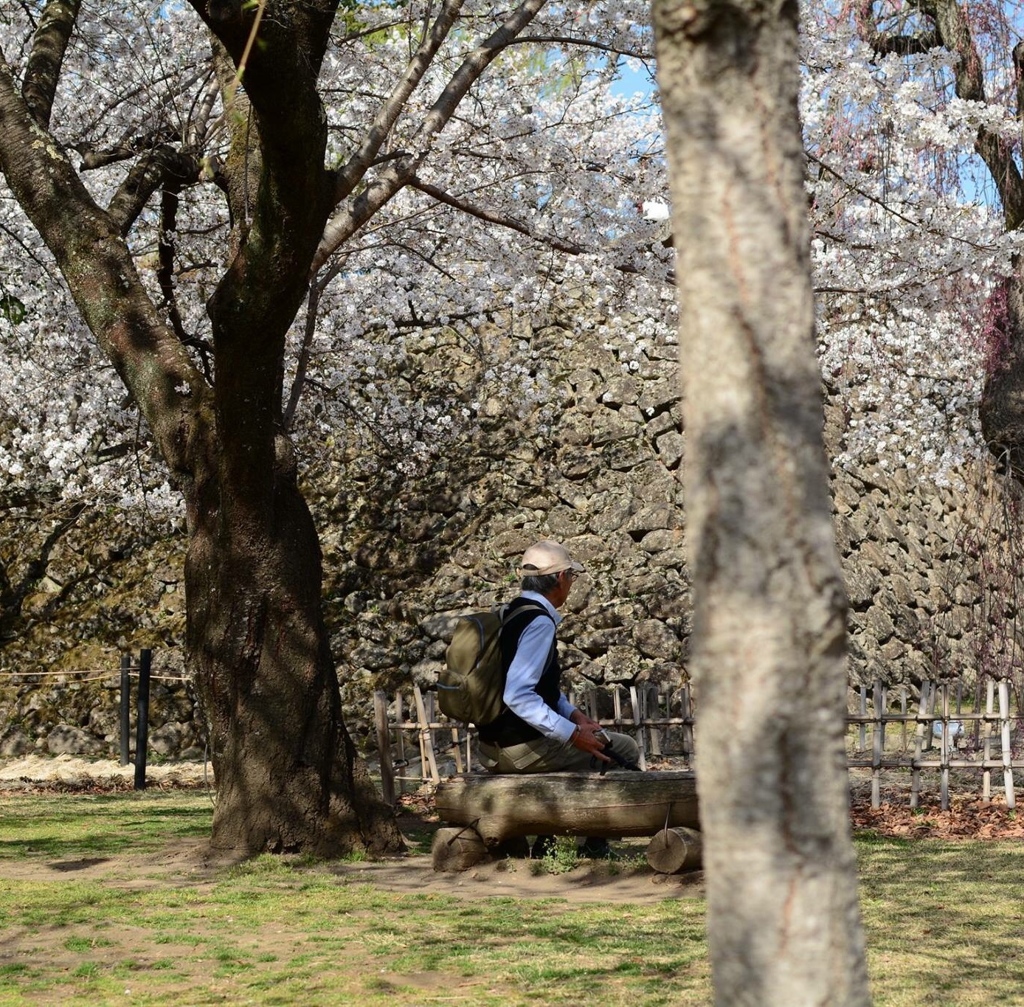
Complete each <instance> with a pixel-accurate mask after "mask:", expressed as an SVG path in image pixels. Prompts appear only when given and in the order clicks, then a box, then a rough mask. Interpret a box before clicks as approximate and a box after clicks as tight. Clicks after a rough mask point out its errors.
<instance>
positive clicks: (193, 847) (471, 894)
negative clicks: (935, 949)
mask: <svg viewBox="0 0 1024 1007" xmlns="http://www.w3.org/2000/svg"><path fill="white" fill-rule="evenodd" d="M134 779H135V767H134V766H132V765H128V766H121V765H119V764H118V763H117V761H96V760H92V759H78V758H75V757H72V756H68V755H61V756H57V757H51V756H26V757H24V758H20V759H14V760H10V761H7V762H0V793H3V792H7V793H11V792H25V793H31V792H33V791H35V792H44V791H65V792H93V793H97V792H109V791H112V790H131V789H132V787H133V785H134ZM211 783H212V769H210V768H209V767H204V766H203V765H202V764H200V763H166V764H154V765H151V766H147V769H146V784H147V788H149V789H156V788H177V787H189V788H193V787H203V786H205V785H209V784H211ZM398 821H399V826H400V827H401V828H402V829H403V831H404V832H406V834H412V833H413V832H416V833H420V834H422V833H423V832H424V831H428V832H429V831H432V830H433V829H434V828H436V827H437V824H438V823H437V820H436V817H435V816H434V815H433V812H432V808H431V806H430V800H429V796H420V795H409V796H407V797H406V798H403V800H402V802H401V803H400V805H399V808H398ZM646 845H647V840H643V839H639V840H629V841H625V842H624V843H622V844H616V849H617V850H618V851H619V852H620V853H621V854H622V855H623V859H622V860H620V861H613V862H611V863H607V862H599V861H590V860H584V861H581V866H580V867H578V868H576V869H575V870H573V871H569V872H567V873H564V874H549V873H545V872H539V871H537V865H536V863H535V862H533V861H529V860H518V859H503V860H498V861H495V862H493V863H489V864H481V865H479V866H477V867H475V868H473V869H471V870H468V871H464V872H462V873H459V874H443V873H438V872H435V871H434V869H433V866H432V863H431V858H430V857H429V856H428V855H423V854H420V855H412V856H404V857H400V858H394V859H389V860H385V861H380V862H373V863H370V862H367V863H355V864H338V865H336V866H334V867H332V870H334V871H335V872H336V873H338V874H342V875H355V876H357V877H358V878H359V880H365V881H367V882H368V883H371V884H374V885H378V886H379V887H381V888H385V889H389V890H396V891H402V892H406V893H417V892H422V893H438V894H449V895H458V896H460V897H465V898H484V897H490V896H502V897H506V898H509V897H511V898H563V899H566V900H567V901H569V902H598V901H619V902H637V901H646V900H649V899H650V898H651V897H652V895H653V896H654V897H656V898H695V897H699V896H702V895H703V894H704V883H703V882H704V875H703V872H701V871H691V872H688V873H685V874H680V875H663V874H655V873H654V872H653V871H652V870H651V869H650V868H649V867H648V866H647V865H646V863H645V862H644V860H643V856H644V851H645V849H646ZM231 863H232V861H231V859H229V858H227V859H226V858H224V857H221V856H217V855H216V854H214V853H212V852H211V851H210V849H209V847H208V846H207V844H206V843H205V842H203V841H201V840H197V841H194V842H187V841H186V842H183V841H182V840H180V839H178V840H176V841H175V843H174V846H173V848H171V847H169V848H168V849H167V850H166V851H163V852H161V853H155V854H153V853H150V854H138V853H132V852H131V851H130V850H126V851H125V852H124V853H121V854H118V855H116V856H109V857H104V858H102V859H100V858H97V859H96V860H95V861H92V862H83V861H75V862H71V863H63V862H57V863H32V862H24V861H23V862H18V863H12V864H5V865H4V875H5V877H9V878H11V879H20V880H35V881H43V880H53V879H55V878H57V877H60V876H62V875H66V874H68V873H69V872H71V871H73V872H74V873H75V875H76V876H77V877H89V878H93V879H99V878H102V877H106V876H109V877H119V878H122V879H123V878H124V877H125V876H132V875H134V876H136V877H145V878H146V879H147V881H146V883H147V884H150V885H151V884H154V883H156V882H157V880H158V879H160V878H164V879H166V881H168V882H169V883H177V884H181V883H186V884H187V883H201V882H203V881H205V880H212V879H213V878H214V877H215V875H216V873H217V872H218V871H219V870H221V869H223V868H224V867H227V866H230V865H231Z"/></svg>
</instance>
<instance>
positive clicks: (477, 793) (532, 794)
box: [432, 772, 700, 873]
mask: <svg viewBox="0 0 1024 1007" xmlns="http://www.w3.org/2000/svg"><path fill="white" fill-rule="evenodd" d="M434 806H435V808H436V810H437V813H438V816H439V817H440V819H441V821H442V822H444V823H446V825H447V826H456V828H451V827H444V828H441V829H439V830H438V831H437V833H436V834H435V836H434V845H433V848H432V854H433V864H434V870H436V871H462V870H466V869H468V868H469V867H472V866H474V864H478V863H481V862H483V861H485V860H488V859H491V858H492V857H493V856H495V855H501V854H503V853H507V852H508V849H507V846H508V844H509V843H510V842H512V841H515V840H520V841H521V840H522V839H523V838H524V837H526V836H537V835H561V836H604V837H606V838H610V839H619V838H623V837H627V836H652V835H655V834H660V833H661V832H664V831H666V830H670V829H677V828H684V829H686V830H689V831H690V832H693V831H694V830H696V829H698V828H699V826H700V822H699V819H698V816H697V786H696V781H695V779H694V774H693V773H692V772H678V773H608V774H607V775H605V776H600V775H599V774H597V773H534V774H528V773H524V774H515V775H495V774H483V773H481V774H469V775H465V776H455V777H452V778H451V779H449V780H445V781H442V782H441V783H440V784H438V787H437V792H436V794H435V797H434ZM687 842H688V843H689V846H690V847H691V849H690V852H689V853H687V852H686V851H685V849H684V851H683V852H682V854H680V851H679V849H678V843H677V841H676V838H675V837H673V838H668V837H666V838H664V839H663V840H662V845H663V846H664V847H665V850H664V851H663V852H661V853H660V855H658V856H656V858H655V859H656V861H657V862H658V863H662V864H665V865H666V866H667V865H668V864H670V863H675V862H676V861H679V862H680V866H678V867H676V868H674V869H672V870H666V871H663V873H673V872H674V870H686V869H692V866H693V864H694V863H695V862H696V863H699V852H698V853H696V854H695V853H694V852H693V849H692V847H694V845H695V842H694V840H692V839H690V840H685V839H684V841H683V845H684V846H686V844H687ZM697 849H698V851H699V846H698V847H697ZM695 858H696V859H695ZM648 862H649V863H651V866H652V867H654V869H655V870H662V868H659V867H657V866H656V864H655V863H654V862H652V861H651V858H650V855H649V856H648ZM684 863H685V864H686V866H682V865H683V864H684Z"/></svg>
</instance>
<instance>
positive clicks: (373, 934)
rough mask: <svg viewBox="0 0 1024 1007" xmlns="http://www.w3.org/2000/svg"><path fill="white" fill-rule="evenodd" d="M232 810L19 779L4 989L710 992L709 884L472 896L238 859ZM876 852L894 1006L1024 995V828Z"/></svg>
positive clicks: (511, 994) (497, 1001)
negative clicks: (1021, 839) (1020, 836)
mask: <svg viewBox="0 0 1024 1007" xmlns="http://www.w3.org/2000/svg"><path fill="white" fill-rule="evenodd" d="M210 816H211V805H210V801H209V798H208V797H207V796H205V795H204V794H202V793H198V792H194V791H147V792H143V793H140V794H135V793H119V794H110V795H100V796H96V795H74V794H32V795H21V794H17V795H13V794H11V795H5V796H3V797H2V798H0V878H2V879H3V883H2V885H0V1005H8V1004H10V1005H14V1004H50V1003H52V1004H56V1003H78V1004H89V1005H100V1004H126V1003H133V1004H168V1005H178V1007H192V1005H201V1004H223V1003H230V1004H243V1003H253V1004H316V1005H318V1007H319V1005H332V1004H352V1005H357V1004H358V1005H363V1004H367V1005H375V1004H382V1005H383V1004H388V1005H389V1007H413V1005H416V1007H419V1005H426V1004H461V1005H470V1007H472V1005H481V1007H486V1005H502V1007H512V1005H519V1004H523V1005H531V1004H535V1005H548V1004H565V1005H578V1004H581V1003H584V1002H587V1003H597V1004H600V1005H601V1007H615V1005H630V1007H642V1005H650V1007H655V1005H661V1004H665V1005H668V1004H673V1005H679V1004H683V1005H688V1004H694V1005H697V1004H707V1003H709V1002H710V999H711V993H710V974H709V970H708V966H707V961H706V945H705V941H704V926H703V913H704V903H703V900H702V899H701V898H692V897H691V898H678V897H669V898H665V897H661V896H660V892H661V891H662V890H659V889H658V888H654V887H649V888H648V891H650V893H651V897H648V898H644V899H639V900H637V899H635V898H632V900H625V901H624V900H623V898H622V897H621V896H617V895H616V894H615V888H616V883H615V881H616V879H615V878H614V877H612V878H610V879H608V880H609V884H608V885H607V886H605V887H604V888H602V893H604V892H608V898H603V897H602V898H600V899H596V900H595V899H591V900H590V901H577V900H575V899H572V898H560V897H524V896H523V894H522V892H523V891H525V890H526V888H527V887H528V886H526V885H524V886H521V887H517V886H516V885H510V886H508V889H507V891H508V892H511V893H513V894H501V895H498V896H493V897H485V898H481V897H472V898H467V897H464V896H463V895H461V894H454V893H453V894H448V893H447V892H446V891H445V890H444V888H445V886H446V885H448V884H449V882H441V881H440V878H439V876H434V878H435V881H434V883H433V887H432V890H431V891H429V892H425V891H417V890H416V889H415V886H413V885H409V886H407V890H403V889H402V886H401V885H400V884H398V885H396V884H394V883H391V884H389V885H387V886H382V885H378V884H374V883H368V882H367V880H366V878H367V873H366V872H365V871H360V870H354V869H346V866H347V867H348V868H352V867H353V866H354V865H337V864H315V863H308V862H304V861H302V860H296V859H294V858H292V859H287V858H286V859H282V858H272V857H260V858H257V859H256V860H253V861H250V862H248V863H246V864H244V865H241V866H235V867H226V866H217V865H215V864H210V863H209V862H206V861H204V860H203V856H202V840H203V838H204V837H205V836H206V835H207V833H208V830H209V825H210ZM417 838H419V839H420V844H419V847H418V849H416V850H414V854H413V856H412V857H410V858H406V859H407V860H408V861H417V862H418V864H419V866H416V867H415V870H416V871H418V872H420V876H421V877H422V876H423V870H424V864H425V865H426V870H427V871H428V872H429V860H427V859H426V858H427V843H428V839H429V837H428V835H427V834H426V833H424V834H423V835H422V836H418V837H417ZM641 850H642V847H641ZM858 855H859V858H860V872H861V883H862V887H861V893H862V905H863V910H864V918H865V925H866V927H867V932H868V945H869V967H870V971H871V978H872V986H873V996H874V1003H875V1004H877V1005H890V1007H903V1005H907V1007H910V1005H914V1007H920V1005H931V1004H935V1005H940V1004H941V1005H943V1007H950V1005H952V1007H968V1005H972V1004H979V1005H980V1004H986V1005H992V1004H1001V1005H1002V1004H1021V1005H1024V960H1022V957H1024V941H1022V940H1021V938H1022V937H1024V922H1022V921H1024V880H1022V878H1021V871H1020V870H1019V867H1018V861H1019V859H1020V858H1021V857H1022V856H1024V847H1021V846H1020V844H1019V843H1018V842H991V841H989V842H978V841H961V842H949V841H934V840H924V841H922V840H915V841H901V840H892V839H877V838H873V837H871V836H870V835H864V836H862V837H860V838H859V839H858ZM403 869H404V868H403ZM533 869H535V867H534V868H533ZM514 870H515V871H522V872H524V874H522V875H521V877H522V878H523V880H524V881H526V880H527V878H528V875H529V872H530V870H531V865H530V864H529V863H528V862H520V863H519V864H518V866H517V867H515V868H514ZM635 870H636V868H635V867H634V871H635ZM410 876H411V875H410ZM445 877H450V876H445ZM439 887H440V889H441V890H440V891H439V890H438V888H439ZM454 887H455V886H454V884H453V883H452V889H453V892H454ZM624 890H627V891H628V892H630V893H635V892H636V891H637V890H638V889H637V888H636V887H635V886H634V887H632V888H628V889H624Z"/></svg>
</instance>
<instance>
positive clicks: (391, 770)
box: [374, 679, 1022, 810]
mask: <svg viewBox="0 0 1024 1007" xmlns="http://www.w3.org/2000/svg"><path fill="white" fill-rule="evenodd" d="M964 691H965V690H964V686H963V683H959V682H952V683H950V682H941V683H934V682H922V683H921V686H920V688H919V689H918V688H914V689H913V690H912V689H911V687H909V686H905V685H903V686H885V685H883V684H882V683H881V682H876V683H875V684H874V686H872V687H870V688H868V687H866V686H860V687H855V688H851V690H850V702H849V704H848V713H847V717H846V720H847V726H848V737H847V757H848V766H849V768H850V769H851V770H857V771H861V770H864V769H869V770H870V778H871V804H872V807H876V808H877V807H880V806H881V803H882V788H883V782H884V780H883V773H884V772H885V771H887V770H896V771H900V770H902V771H909V773H910V798H909V799H910V807H912V808H917V807H919V806H920V801H921V795H922V789H923V787H924V785H925V784H926V783H928V782H931V780H932V778H933V777H934V775H935V774H937V779H938V787H939V801H940V805H941V807H942V808H943V810H945V809H948V808H949V805H950V787H951V776H950V774H951V772H955V773H957V774H958V777H957V782H958V783H959V775H962V774H963V773H965V772H968V771H970V772H976V773H980V775H981V791H982V798H983V799H984V800H986V801H989V800H991V799H992V790H993V781H992V774H993V771H995V772H996V773H997V774H998V773H1001V774H1002V790H1003V793H1004V795H1005V802H1006V806H1007V808H1015V807H1016V795H1015V792H1014V778H1013V771H1014V769H1015V768H1019V767H1020V766H1021V764H1022V762H1021V759H1019V758H1018V759H1017V760H1016V761H1015V760H1014V757H1013V745H1012V741H1013V736H1014V733H1015V729H1016V725H1017V716H1018V714H1017V711H1016V710H1015V708H1014V705H1013V703H1012V702H1011V697H1012V692H1011V689H1010V683H1009V680H1007V679H1002V680H998V681H991V680H990V681H988V682H986V683H983V684H982V686H981V687H980V688H979V689H978V690H976V691H974V692H972V694H971V697H970V701H969V702H968V701H965V699H964ZM570 699H571V700H572V701H573V702H574V703H575V704H576V705H577V706H579V707H580V708H581V709H583V710H584V711H585V712H586V713H588V714H589V715H590V716H591V717H593V718H594V719H595V720H599V721H600V722H601V724H602V725H603V726H605V727H609V728H611V729H613V730H616V731H622V732H624V733H628V734H632V736H633V737H634V738H635V739H636V741H637V744H638V746H639V748H640V766H641V768H642V769H646V768H647V765H648V763H649V762H650V761H652V760H654V761H658V760H661V759H663V758H671V759H674V760H682V761H683V762H684V763H686V764H689V763H690V761H691V759H692V756H693V726H694V715H693V698H692V695H691V692H690V688H689V686H683V687H681V688H679V689H677V690H675V691H674V692H672V693H666V692H664V691H662V690H660V689H659V688H658V687H657V686H653V685H640V686H633V687H629V688H627V687H623V686H620V687H612V688H610V689H603V690H598V689H596V688H593V689H588V690H586V691H584V692H582V693H580V694H578V695H576V696H573V695H570ZM982 706H983V708H982ZM609 709H610V711H611V715H610V716H607V715H604V716H601V715H599V711H605V713H607V711H608V710H609ZM374 717H375V725H376V734H377V747H378V753H379V756H380V772H381V784H382V789H383V793H384V798H385V800H386V801H388V802H389V803H394V801H395V797H396V789H397V790H398V791H399V792H402V791H404V789H405V788H406V787H409V786H411V787H412V788H413V789H416V788H418V787H420V786H421V785H422V784H424V783H438V782H440V780H441V777H442V775H450V774H451V773H453V772H454V773H463V772H466V771H468V770H469V769H471V768H472V766H473V764H474V763H473V750H474V745H475V744H476V732H475V731H474V730H473V729H472V728H467V727H466V726H465V725H464V724H458V723H455V722H453V721H450V720H448V719H447V718H445V717H444V716H443V715H442V714H441V713H439V712H438V711H437V709H436V696H435V694H434V693H433V692H430V691H427V692H423V691H422V690H420V689H419V688H418V687H415V688H413V690H412V693H411V694H405V695H403V694H398V695H396V696H395V697H394V698H393V699H392V700H391V701H390V702H389V700H388V697H387V696H386V694H385V693H383V692H377V693H375V694H374Z"/></svg>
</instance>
